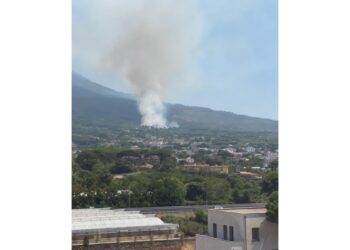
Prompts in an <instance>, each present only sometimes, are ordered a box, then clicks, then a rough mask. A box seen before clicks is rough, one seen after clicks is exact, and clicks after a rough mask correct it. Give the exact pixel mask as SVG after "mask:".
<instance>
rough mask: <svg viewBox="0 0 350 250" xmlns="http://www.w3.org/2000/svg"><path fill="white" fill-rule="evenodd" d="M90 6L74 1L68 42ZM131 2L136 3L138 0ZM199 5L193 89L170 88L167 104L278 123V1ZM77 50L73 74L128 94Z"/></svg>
mask: <svg viewBox="0 0 350 250" xmlns="http://www.w3.org/2000/svg"><path fill="white" fill-rule="evenodd" d="M120 1H122V0H120ZM89 2H91V1H81V0H73V37H74V32H79V30H78V29H81V26H76V25H75V24H76V22H77V20H79V18H80V16H81V15H83V14H84V10H85V9H86V8H87V6H86V5H87V3H89ZM133 2H134V3H135V4H137V0H135V1H133ZM96 3H98V1H95V4H96ZM198 3H199V9H200V13H201V18H202V26H203V32H202V38H201V42H200V44H199V47H198V53H197V54H196V56H195V57H194V58H193V60H192V61H191V67H190V68H191V69H192V68H193V71H194V76H192V77H194V78H196V80H195V82H196V84H194V86H191V87H188V88H185V87H184V86H182V87H176V88H173V89H170V91H169V92H170V93H169V95H168V99H167V100H168V101H169V102H173V103H181V104H186V105H195V106H203V107H209V108H213V109H215V110H225V111H231V112H234V113H238V114H244V115H250V116H256V117H263V118H271V119H275V120H277V119H278V2H277V0H264V1H262V0H216V1H212V0H200V1H198ZM78 27H79V28H78ZM97 27H98V26H97ZM95 28H96V27H95ZM100 32H101V31H100ZM77 47H78V46H77V45H74V43H73V70H74V71H76V72H78V73H80V74H82V75H84V76H87V77H88V78H90V79H92V80H94V81H97V82H100V83H102V84H104V85H106V86H108V87H111V88H113V89H115V90H119V91H128V90H127V88H126V86H125V84H123V83H121V82H120V81H118V80H117V79H114V78H111V77H110V76H107V75H105V76H104V75H101V74H95V73H94V72H92V70H91V68H90V67H89V66H88V64H89V63H87V61H88V58H89V57H88V56H87V57H82V58H83V59H82V58H79V55H77V54H78V53H75V51H74V49H75V48H77ZM79 49H80V50H82V52H80V54H81V53H83V54H88V53H90V51H88V49H86V51H84V46H81V47H79ZM91 53H93V52H91ZM175 91H176V93H175Z"/></svg>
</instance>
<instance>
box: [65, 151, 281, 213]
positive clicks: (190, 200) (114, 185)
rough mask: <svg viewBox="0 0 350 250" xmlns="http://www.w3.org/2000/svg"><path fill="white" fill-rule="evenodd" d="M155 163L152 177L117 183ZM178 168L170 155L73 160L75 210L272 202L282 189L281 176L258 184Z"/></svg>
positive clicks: (109, 154)
mask: <svg viewBox="0 0 350 250" xmlns="http://www.w3.org/2000/svg"><path fill="white" fill-rule="evenodd" d="M141 155H143V156H142V157H141ZM128 157H129V158H128ZM130 157H131V158H130ZM132 157H136V158H132ZM152 157H153V158H154V159H158V161H159V163H158V165H157V164H155V167H154V168H153V170H152V171H150V172H146V173H145V172H143V173H136V174H133V175H128V176H124V178H122V179H115V178H113V175H115V174H122V173H130V172H133V171H135V168H136V166H135V165H136V164H135V161H136V162H137V163H143V162H142V161H144V159H146V158H147V159H149V158H152ZM153 158H152V159H153ZM130 159H132V160H130ZM175 166H176V162H175V161H174V157H173V156H172V155H171V153H170V152H169V151H167V150H153V151H152V150H138V151H132V150H128V151H122V150H120V149H114V150H113V149H103V150H90V151H83V152H81V153H80V154H79V155H78V156H77V157H76V158H75V159H73V168H72V169H73V190H72V191H73V201H72V203H73V207H74V208H83V207H90V206H93V207H106V206H108V207H118V208H121V207H128V206H131V207H144V206H174V205H184V204H219V203H250V202H266V201H267V199H268V197H269V195H270V194H271V193H272V192H274V191H277V189H278V174H277V172H275V171H272V172H268V173H266V174H264V176H263V178H262V180H258V179H247V178H244V177H241V176H240V175H238V174H236V173H230V174H228V175H226V174H214V173H206V172H194V171H192V172H191V171H182V170H179V169H176V168H175Z"/></svg>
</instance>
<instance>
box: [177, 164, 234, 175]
mask: <svg viewBox="0 0 350 250" xmlns="http://www.w3.org/2000/svg"><path fill="white" fill-rule="evenodd" d="M180 167H182V168H183V169H187V170H197V171H206V172H216V173H222V174H228V169H229V166H227V165H212V166H211V165H209V164H196V163H194V164H185V165H184V166H180Z"/></svg>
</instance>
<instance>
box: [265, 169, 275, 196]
mask: <svg viewBox="0 0 350 250" xmlns="http://www.w3.org/2000/svg"><path fill="white" fill-rule="evenodd" d="M261 191H262V192H264V193H269V194H270V193H272V192H274V191H278V173H277V172H276V171H271V172H269V173H267V174H266V175H265V176H264V177H263V180H262V183H261Z"/></svg>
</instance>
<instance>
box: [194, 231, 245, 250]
mask: <svg viewBox="0 0 350 250" xmlns="http://www.w3.org/2000/svg"><path fill="white" fill-rule="evenodd" d="M196 250H243V242H242V241H239V242H238V241H237V242H235V241H226V240H221V239H218V238H213V237H210V236H207V235H199V234H197V235H196Z"/></svg>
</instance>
